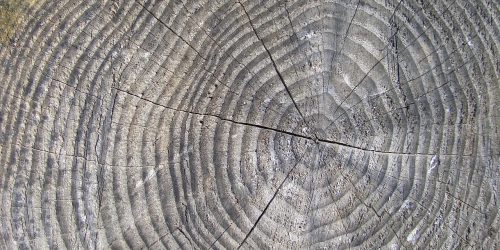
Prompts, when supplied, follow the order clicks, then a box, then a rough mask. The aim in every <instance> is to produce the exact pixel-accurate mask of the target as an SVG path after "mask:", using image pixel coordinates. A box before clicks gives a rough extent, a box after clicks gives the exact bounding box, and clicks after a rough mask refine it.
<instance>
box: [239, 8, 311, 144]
mask: <svg viewBox="0 0 500 250" xmlns="http://www.w3.org/2000/svg"><path fill="white" fill-rule="evenodd" d="M238 3H239V4H240V5H241V7H242V8H243V11H244V12H245V15H246V17H247V19H248V22H249V24H250V26H251V27H252V30H253V33H254V34H255V36H256V37H257V40H259V42H260V43H261V44H262V47H264V50H265V51H266V53H267V55H268V56H269V59H270V60H271V63H272V65H273V67H274V70H275V71H276V74H277V75H278V78H279V79H280V81H281V83H282V84H283V86H284V87H285V91H286V92H287V94H288V96H289V97H290V99H291V100H292V102H293V105H294V106H295V108H296V109H297V111H298V112H299V114H300V116H301V117H302V120H304V123H305V124H306V126H307V127H310V126H309V124H308V122H307V120H306V118H305V116H304V114H302V112H301V111H300V109H299V105H298V104H297V102H296V101H295V99H294V98H293V96H292V93H291V92H290V89H289V88H288V86H287V85H286V83H285V79H284V78H283V75H281V72H280V71H279V69H278V65H277V64H276V61H275V60H274V58H273V56H272V54H271V52H270V51H269V49H268V48H267V46H266V44H265V43H264V40H262V38H261V37H260V36H259V34H258V33H257V30H256V29H255V26H254V25H253V22H252V19H251V18H250V15H249V14H248V12H247V10H246V9H245V6H244V5H243V4H242V3H241V2H240V1H238ZM312 134H313V135H312V136H313V137H314V138H317V136H316V134H315V133H314V131H312Z"/></svg>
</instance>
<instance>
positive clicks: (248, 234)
mask: <svg viewBox="0 0 500 250" xmlns="http://www.w3.org/2000/svg"><path fill="white" fill-rule="evenodd" d="M314 148H317V147H314ZM310 150H311V148H309V149H308V150H307V151H306V152H305V153H304V154H302V156H301V157H300V158H299V160H298V161H297V162H296V163H295V165H293V167H292V168H291V169H290V170H289V171H288V173H287V174H286V176H285V178H284V179H283V181H281V183H280V185H279V186H278V188H277V189H276V191H275V192H274V194H273V197H271V199H270V200H269V202H267V205H266V207H265V208H264V210H262V212H261V213H260V215H259V217H258V218H257V220H256V221H255V223H254V224H253V226H252V228H250V231H248V233H247V234H246V235H245V238H244V239H243V241H242V242H241V243H240V245H239V246H238V249H240V248H241V247H242V246H243V244H245V242H246V241H247V239H248V237H249V236H250V234H251V233H252V232H253V230H254V229H255V227H256V226H257V224H258V223H259V221H260V219H262V216H264V214H265V213H266V211H267V209H268V208H269V206H270V205H271V203H272V202H273V200H274V198H276V195H278V192H279V191H280V190H281V188H282V187H283V184H285V181H286V180H288V178H289V177H290V174H291V173H292V172H293V170H294V169H295V168H296V167H297V166H298V165H299V163H301V162H302V159H303V158H304V155H306V154H308V153H309V152H310Z"/></svg>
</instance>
